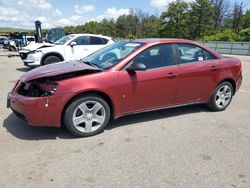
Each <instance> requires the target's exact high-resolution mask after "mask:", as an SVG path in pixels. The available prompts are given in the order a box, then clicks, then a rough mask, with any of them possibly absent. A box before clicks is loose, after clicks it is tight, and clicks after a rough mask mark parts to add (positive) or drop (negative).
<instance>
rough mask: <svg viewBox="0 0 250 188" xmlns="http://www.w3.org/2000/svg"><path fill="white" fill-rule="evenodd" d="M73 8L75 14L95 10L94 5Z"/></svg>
mask: <svg viewBox="0 0 250 188" xmlns="http://www.w3.org/2000/svg"><path fill="white" fill-rule="evenodd" d="M74 8H75V12H76V13H77V14H84V13H89V12H92V11H94V10H95V6H94V5H84V6H79V5H75V7H74Z"/></svg>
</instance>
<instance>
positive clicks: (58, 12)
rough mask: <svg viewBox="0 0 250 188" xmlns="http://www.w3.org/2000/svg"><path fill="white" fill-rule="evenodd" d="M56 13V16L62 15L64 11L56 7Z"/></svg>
mask: <svg viewBox="0 0 250 188" xmlns="http://www.w3.org/2000/svg"><path fill="white" fill-rule="evenodd" d="M54 15H55V16H62V15H63V13H62V12H61V11H60V10H59V9H55V13H54Z"/></svg>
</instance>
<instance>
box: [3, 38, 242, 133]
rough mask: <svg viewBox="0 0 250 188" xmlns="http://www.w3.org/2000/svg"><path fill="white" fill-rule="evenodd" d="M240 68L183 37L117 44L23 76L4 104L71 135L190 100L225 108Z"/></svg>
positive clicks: (238, 79)
mask: <svg viewBox="0 0 250 188" xmlns="http://www.w3.org/2000/svg"><path fill="white" fill-rule="evenodd" d="M241 69H242V68H241V62H240V61H239V60H238V59H235V58H228V57H223V56H222V55H220V54H218V53H217V52H215V51H214V50H212V49H209V48H207V47H205V46H202V45H200V44H198V43H196V42H193V41H189V40H182V39H141V40H134V41H122V42H118V43H115V44H113V45H110V46H108V47H106V48H104V49H101V50H99V51H97V52H95V53H93V54H91V55H89V56H88V57H86V58H84V59H81V60H76V61H71V62H62V63H56V64H51V65H47V66H44V67H39V68H36V69H33V70H31V71H29V72H27V73H25V74H24V75H22V76H21V78H20V80H18V81H17V83H16V85H15V86H14V88H13V90H12V91H11V92H10V93H9V94H8V100H7V105H8V107H10V108H11V109H12V110H13V112H14V113H15V114H16V115H17V116H18V117H20V118H21V119H23V120H25V121H26V122H27V123H28V124H30V125H34V126H53V127H61V126H62V125H65V126H66V127H67V129H68V130H69V131H70V132H71V133H72V134H73V135H75V136H77V137H83V136H91V135H95V134H97V133H100V132H102V131H103V130H104V129H105V127H106V126H107V125H108V123H109V121H110V119H111V118H114V119H116V118H118V117H120V116H124V115H127V114H132V113H139V112H144V111H149V110H157V109H163V108H169V107H174V106H181V105H187V104H198V103H199V104H200V103H204V104H206V105H207V106H208V107H209V108H210V109H211V110H214V111H222V110H225V109H226V108H227V107H228V105H229V104H230V102H231V100H232V98H233V96H234V94H235V93H236V91H237V90H238V89H239V87H240V85H241V82H242V70H241Z"/></svg>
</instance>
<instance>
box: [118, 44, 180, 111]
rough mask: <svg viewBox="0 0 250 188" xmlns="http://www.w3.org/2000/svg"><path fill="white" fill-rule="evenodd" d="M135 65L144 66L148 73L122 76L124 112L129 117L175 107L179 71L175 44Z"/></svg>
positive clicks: (153, 50) (140, 57) (150, 53)
mask: <svg viewBox="0 0 250 188" xmlns="http://www.w3.org/2000/svg"><path fill="white" fill-rule="evenodd" d="M132 63H143V64H145V65H146V67H147V70H146V71H137V72H136V73H134V74H133V73H129V72H127V71H126V70H123V71H120V72H119V79H120V83H121V86H120V90H119V93H120V101H121V111H122V112H123V113H125V114H126V113H130V112H135V111H141V110H150V109H156V108H161V107H165V106H169V105H172V104H173V101H174V96H175V92H176V87H177V82H176V77H175V73H176V72H177V69H178V67H177V65H176V64H175V58H174V55H173V48H172V44H161V45H156V46H154V47H151V48H149V49H147V50H145V51H144V52H142V53H141V54H139V55H138V56H137V57H136V58H134V59H133V60H132V61H131V62H130V64H132ZM128 66H129V65H128Z"/></svg>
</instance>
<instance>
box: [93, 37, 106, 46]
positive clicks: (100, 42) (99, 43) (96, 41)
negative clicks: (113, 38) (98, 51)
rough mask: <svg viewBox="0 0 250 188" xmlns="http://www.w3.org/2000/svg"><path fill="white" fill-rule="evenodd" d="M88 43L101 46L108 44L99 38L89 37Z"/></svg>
mask: <svg viewBox="0 0 250 188" xmlns="http://www.w3.org/2000/svg"><path fill="white" fill-rule="evenodd" d="M90 41H91V44H92V45H103V44H107V43H108V40H107V39H105V38H101V37H90Z"/></svg>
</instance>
